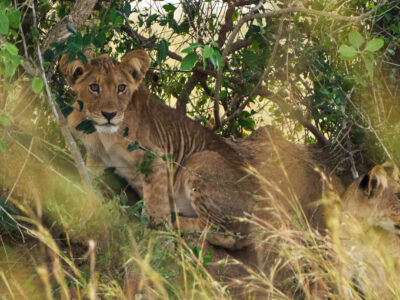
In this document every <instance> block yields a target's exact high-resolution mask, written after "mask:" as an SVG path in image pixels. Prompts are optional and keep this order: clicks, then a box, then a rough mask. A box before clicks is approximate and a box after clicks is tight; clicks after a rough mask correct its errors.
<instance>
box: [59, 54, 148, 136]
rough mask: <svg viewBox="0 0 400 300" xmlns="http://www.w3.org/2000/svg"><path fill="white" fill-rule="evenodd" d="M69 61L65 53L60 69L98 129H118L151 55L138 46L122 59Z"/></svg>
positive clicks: (104, 131) (113, 131) (85, 112)
mask: <svg viewBox="0 0 400 300" xmlns="http://www.w3.org/2000/svg"><path fill="white" fill-rule="evenodd" d="M67 61H68V54H65V55H63V57H62V58H61V60H60V69H61V72H62V73H63V74H64V76H65V78H66V79H67V82H68V84H69V85H70V86H71V87H72V89H73V90H74V91H75V92H76V93H77V95H78V99H79V100H80V101H82V103H83V107H82V105H81V109H82V112H83V113H84V114H85V115H86V117H87V118H88V119H89V120H92V121H93V123H94V125H95V127H96V129H97V131H98V132H102V133H115V132H116V131H117V130H118V128H119V125H120V124H121V122H122V121H123V118H124V112H125V110H126V108H127V106H128V103H129V102H130V101H131V98H132V94H133V93H134V92H135V91H137V89H138V88H139V86H140V84H141V82H142V80H143V78H144V75H145V74H146V72H147V69H148V68H149V65H150V59H149V56H148V55H147V53H146V52H145V51H142V50H135V51H132V52H130V53H128V54H127V55H126V56H125V57H124V58H123V59H122V61H121V62H118V61H116V60H114V59H112V58H110V57H108V56H107V55H102V56H100V57H98V58H95V59H92V60H91V61H89V63H88V64H87V65H85V64H84V63H83V62H82V61H80V60H73V61H71V62H69V63H68V62H67Z"/></svg>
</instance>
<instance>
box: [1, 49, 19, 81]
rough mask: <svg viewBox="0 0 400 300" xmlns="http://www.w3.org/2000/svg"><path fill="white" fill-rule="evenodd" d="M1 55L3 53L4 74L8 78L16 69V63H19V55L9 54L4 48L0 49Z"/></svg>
mask: <svg viewBox="0 0 400 300" xmlns="http://www.w3.org/2000/svg"><path fill="white" fill-rule="evenodd" d="M11 51H12V50H11ZM1 55H3V56H4V57H5V63H4V75H5V76H6V77H7V78H10V77H11V76H13V75H14V73H15V70H16V69H17V67H18V65H19V64H20V63H21V59H20V58H19V56H15V55H11V54H10V53H9V52H8V51H6V50H2V51H1Z"/></svg>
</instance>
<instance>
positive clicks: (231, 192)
mask: <svg viewBox="0 0 400 300" xmlns="http://www.w3.org/2000/svg"><path fill="white" fill-rule="evenodd" d="M183 172H184V176H182V177H180V178H181V180H184V186H185V188H186V189H187V190H189V199H188V200H189V201H190V204H191V206H192V207H193V209H194V211H195V212H196V214H197V216H198V220H197V222H198V226H199V228H200V229H201V230H206V231H208V234H207V240H208V241H209V242H210V243H211V244H214V245H216V246H220V247H224V248H228V249H236V248H240V247H242V246H245V245H246V243H244V242H243V241H244V240H246V237H247V235H248V234H249V232H250V224H249V223H248V222H241V221H239V220H238V218H246V213H248V214H250V213H251V211H252V207H253V206H254V204H255V201H254V200H253V199H252V197H251V196H250V194H251V192H252V191H251V189H252V187H253V186H255V185H254V184H253V182H252V180H254V179H252V178H251V176H249V175H248V174H247V173H246V172H244V171H242V170H240V169H239V168H238V166H237V165H234V164H232V163H230V162H229V161H228V160H227V159H226V158H225V157H223V156H222V155H220V154H219V153H217V152H213V151H204V152H200V153H196V154H194V155H193V156H192V157H190V159H189V160H188V161H187V162H186V164H185V166H184V170H183Z"/></svg>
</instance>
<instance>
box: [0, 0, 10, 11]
mask: <svg viewBox="0 0 400 300" xmlns="http://www.w3.org/2000/svg"><path fill="white" fill-rule="evenodd" d="M10 4H11V0H0V9H4V8H7V7H9V6H10Z"/></svg>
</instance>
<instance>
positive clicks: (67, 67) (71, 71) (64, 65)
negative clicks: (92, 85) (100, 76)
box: [60, 54, 85, 86]
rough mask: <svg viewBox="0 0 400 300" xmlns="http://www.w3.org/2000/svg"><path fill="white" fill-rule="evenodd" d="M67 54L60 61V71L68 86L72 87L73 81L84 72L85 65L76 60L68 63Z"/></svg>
mask: <svg viewBox="0 0 400 300" xmlns="http://www.w3.org/2000/svg"><path fill="white" fill-rule="evenodd" d="M68 57H69V54H64V55H63V56H62V57H61V59H60V70H61V72H62V73H63V74H64V77H65V79H66V80H67V82H68V84H69V85H71V86H72V85H74V84H75V81H76V80H77V79H78V77H79V76H81V75H82V74H83V72H84V70H85V65H84V63H83V62H82V61H80V60H78V59H76V60H73V61H71V62H68Z"/></svg>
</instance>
